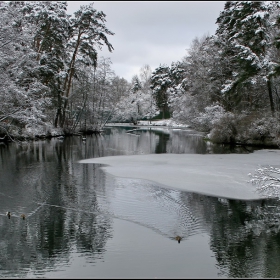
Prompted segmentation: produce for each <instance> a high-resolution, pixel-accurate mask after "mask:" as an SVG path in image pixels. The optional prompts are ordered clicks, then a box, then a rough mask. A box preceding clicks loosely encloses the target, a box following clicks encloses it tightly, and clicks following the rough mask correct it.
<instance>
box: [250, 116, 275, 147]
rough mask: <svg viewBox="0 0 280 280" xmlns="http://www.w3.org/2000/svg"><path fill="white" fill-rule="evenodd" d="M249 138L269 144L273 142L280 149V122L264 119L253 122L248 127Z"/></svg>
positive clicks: (273, 119)
mask: <svg viewBox="0 0 280 280" xmlns="http://www.w3.org/2000/svg"><path fill="white" fill-rule="evenodd" d="M247 137H248V138H250V139H252V141H258V142H263V143H267V144H268V143H269V142H271V141H273V143H274V144H278V145H279V147H280V120H279V119H277V118H272V117H270V118H268V117H264V118H260V119H257V120H255V121H253V122H252V123H251V125H250V126H249V127H248V130H247Z"/></svg>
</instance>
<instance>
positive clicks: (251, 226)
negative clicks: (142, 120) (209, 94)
mask: <svg viewBox="0 0 280 280" xmlns="http://www.w3.org/2000/svg"><path fill="white" fill-rule="evenodd" d="M130 129H131V128H129V127H126V128H117V127H112V128H106V129H105V131H104V133H103V134H102V135H99V136H96V135H93V136H87V139H86V141H82V138H81V137H78V136H76V137H69V138H65V139H64V140H58V139H51V140H45V141H34V142H30V143H23V144H21V145H20V144H14V143H12V144H9V145H8V146H6V145H4V144H1V145H0V277H1V278H267V277H271V278H280V233H279V229H280V224H279V215H280V205H279V202H278V201H276V200H261V201H236V200H230V199H221V198H216V197H209V196H204V195H199V194H194V193H188V192H184V191H178V190H171V189H166V188H162V187H161V186H158V185H156V184H155V183H152V182H149V181H145V180H134V179H124V178H115V177H113V176H111V175H109V174H106V173H104V171H102V170H101V169H100V168H99V167H100V165H99V164H81V163H78V161H79V160H81V159H86V158H92V157H102V156H112V155H132V154H150V153H186V154H188V153H199V154H206V153H249V152H252V150H251V149H249V148H242V147H235V148H234V147H227V146H218V145H209V144H206V142H204V141H203V138H202V136H201V135H200V134H199V133H194V132H193V131H191V130H187V129H185V130H184V129H174V130H171V129H165V130H160V129H152V130H150V129H143V130H142V129H140V130H137V131H132V132H130V133H128V132H129V130H130ZM7 211H10V212H11V215H12V216H11V218H10V219H8V217H7V216H6V212H7ZM22 213H24V214H25V215H26V219H25V220H22V219H21V218H20V215H21V214H22ZM177 235H180V236H182V241H181V242H180V244H179V243H178V242H177V241H176V240H175V237H176V236H177Z"/></svg>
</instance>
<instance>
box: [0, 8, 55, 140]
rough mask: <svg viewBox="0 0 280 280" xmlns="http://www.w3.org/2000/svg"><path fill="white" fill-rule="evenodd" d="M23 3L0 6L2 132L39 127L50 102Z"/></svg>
mask: <svg viewBox="0 0 280 280" xmlns="http://www.w3.org/2000/svg"><path fill="white" fill-rule="evenodd" d="M24 7H25V6H24V3H23V2H5V3H2V5H1V7H0V14H1V17H0V69H1V71H0V81H1V85H0V127H1V131H2V132H3V133H6V134H8V133H9V132H11V130H13V129H16V130H17V129H18V128H19V130H18V131H15V130H14V131H12V134H13V135H18V134H20V133H21V129H22V128H25V127H27V126H34V125H38V124H42V123H43V122H45V121H46V119H45V112H44V111H45V108H46V106H47V105H48V104H49V102H50V100H49V99H48V98H47V96H48V87H46V86H44V85H43V84H42V82H41V81H40V71H39V67H38V62H37V60H36V55H37V54H36V52H34V50H33V49H32V43H33V36H32V34H33V31H34V29H33V26H30V25H29V23H28V22H27V21H26V19H25V17H24V14H23V9H24Z"/></svg>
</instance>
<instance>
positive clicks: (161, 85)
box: [150, 65, 172, 119]
mask: <svg viewBox="0 0 280 280" xmlns="http://www.w3.org/2000/svg"><path fill="white" fill-rule="evenodd" d="M169 75H170V68H169V67H168V66H167V65H160V66H159V67H158V68H156V69H155V70H154V71H153V72H152V75H151V86H150V87H151V89H152V91H153V96H154V98H155V100H156V104H157V106H158V108H159V110H160V111H161V113H162V118H163V119H164V118H165V117H166V115H167V114H168V113H169V108H168V92H167V90H168V88H169V87H170V86H171V84H172V80H171V78H170V76H169Z"/></svg>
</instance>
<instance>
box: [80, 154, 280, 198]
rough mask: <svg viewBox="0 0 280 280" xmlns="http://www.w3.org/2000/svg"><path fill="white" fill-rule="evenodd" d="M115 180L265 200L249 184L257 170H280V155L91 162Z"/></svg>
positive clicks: (181, 156) (155, 157)
mask: <svg viewBox="0 0 280 280" xmlns="http://www.w3.org/2000/svg"><path fill="white" fill-rule="evenodd" d="M79 163H84V164H87V163H97V164H102V165H103V166H101V167H100V168H102V169H104V170H105V171H106V172H108V173H109V174H111V175H113V176H116V177H123V178H132V179H144V180H149V181H153V182H156V183H158V184H160V185H162V186H165V187H169V188H173V189H179V190H183V191H188V192H194V193H201V194H205V195H209V196H215V197H222V198H229V199H238V200H255V199H263V198H264V197H263V196H262V195H261V194H260V193H258V192H257V191H256V186H255V185H253V184H252V183H250V182H249V179H250V178H249V176H248V174H249V173H254V172H255V170H256V169H257V168H259V167H260V166H268V165H270V166H278V167H279V166H280V151H278V150H259V151H255V152H254V153H250V154H205V155H204V154H148V155H125V156H108V157H100V158H90V159H84V160H80V161H79Z"/></svg>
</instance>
